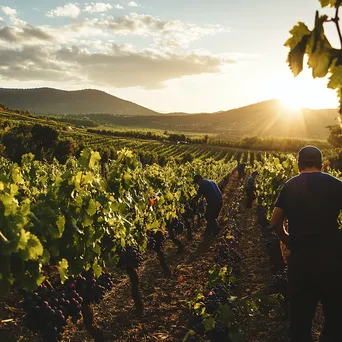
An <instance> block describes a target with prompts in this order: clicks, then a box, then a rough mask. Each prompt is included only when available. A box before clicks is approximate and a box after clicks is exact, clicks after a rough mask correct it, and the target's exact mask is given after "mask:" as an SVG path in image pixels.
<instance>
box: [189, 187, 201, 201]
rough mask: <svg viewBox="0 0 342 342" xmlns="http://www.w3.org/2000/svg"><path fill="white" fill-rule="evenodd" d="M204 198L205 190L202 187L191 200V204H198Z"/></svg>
mask: <svg viewBox="0 0 342 342" xmlns="http://www.w3.org/2000/svg"><path fill="white" fill-rule="evenodd" d="M202 196H203V188H202V186H201V185H200V186H199V188H198V191H197V194H196V195H195V196H194V197H193V198H192V199H191V200H190V202H197V201H198V200H199V199H200V198H201V197H202Z"/></svg>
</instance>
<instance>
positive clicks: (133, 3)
mask: <svg viewBox="0 0 342 342" xmlns="http://www.w3.org/2000/svg"><path fill="white" fill-rule="evenodd" d="M128 6H129V7H140V5H138V4H137V3H136V2H134V1H131V2H129V3H128Z"/></svg>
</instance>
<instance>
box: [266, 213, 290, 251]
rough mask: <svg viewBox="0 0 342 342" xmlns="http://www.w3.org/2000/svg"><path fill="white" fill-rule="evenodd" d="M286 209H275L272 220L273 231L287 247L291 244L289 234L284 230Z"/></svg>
mask: <svg viewBox="0 0 342 342" xmlns="http://www.w3.org/2000/svg"><path fill="white" fill-rule="evenodd" d="M284 219H285V212H284V209H281V208H279V207H275V208H274V210H273V214H272V218H271V227H270V229H271V230H274V232H275V233H276V234H277V236H278V238H279V239H280V240H281V241H282V242H283V243H284V244H285V245H286V246H287V245H288V244H289V234H288V232H287V231H285V228H284Z"/></svg>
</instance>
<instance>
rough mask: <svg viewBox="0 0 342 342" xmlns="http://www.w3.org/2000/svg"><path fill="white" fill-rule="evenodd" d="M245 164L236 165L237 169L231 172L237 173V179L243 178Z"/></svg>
mask: <svg viewBox="0 0 342 342" xmlns="http://www.w3.org/2000/svg"><path fill="white" fill-rule="evenodd" d="M245 168H246V164H245V163H238V165H237V167H236V168H235V169H234V170H233V172H237V173H238V175H239V178H240V179H241V178H243V177H244V176H245Z"/></svg>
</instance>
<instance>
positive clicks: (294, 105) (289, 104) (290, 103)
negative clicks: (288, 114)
mask: <svg viewBox="0 0 342 342" xmlns="http://www.w3.org/2000/svg"><path fill="white" fill-rule="evenodd" d="M280 100H281V104H282V106H283V107H284V108H285V109H287V110H289V111H298V112H299V111H301V110H302V109H303V105H302V103H301V101H300V100H299V99H296V98H294V97H291V98H290V97H289V98H283V99H280Z"/></svg>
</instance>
